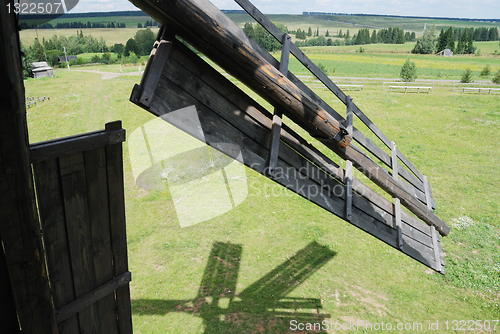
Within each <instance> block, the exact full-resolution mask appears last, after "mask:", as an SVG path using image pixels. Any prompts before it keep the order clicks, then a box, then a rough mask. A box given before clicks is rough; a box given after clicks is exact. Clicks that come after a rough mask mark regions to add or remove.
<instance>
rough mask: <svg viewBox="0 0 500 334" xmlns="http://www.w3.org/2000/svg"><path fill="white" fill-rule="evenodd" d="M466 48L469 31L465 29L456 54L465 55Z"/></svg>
mask: <svg viewBox="0 0 500 334" xmlns="http://www.w3.org/2000/svg"><path fill="white" fill-rule="evenodd" d="M466 46H467V29H464V31H463V32H462V35H461V36H460V39H459V40H458V44H457V48H456V50H455V52H456V53H458V54H464V53H465V47H466Z"/></svg>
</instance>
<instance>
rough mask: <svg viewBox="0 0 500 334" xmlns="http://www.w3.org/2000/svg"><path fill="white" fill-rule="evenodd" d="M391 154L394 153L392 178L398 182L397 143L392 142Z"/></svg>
mask: <svg viewBox="0 0 500 334" xmlns="http://www.w3.org/2000/svg"><path fill="white" fill-rule="evenodd" d="M391 153H392V178H393V179H394V180H395V181H398V179H399V176H398V156H397V151H396V143H395V142H393V141H391Z"/></svg>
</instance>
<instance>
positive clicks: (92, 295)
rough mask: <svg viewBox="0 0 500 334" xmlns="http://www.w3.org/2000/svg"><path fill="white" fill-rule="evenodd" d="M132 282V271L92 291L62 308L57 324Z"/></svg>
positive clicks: (57, 313)
mask: <svg viewBox="0 0 500 334" xmlns="http://www.w3.org/2000/svg"><path fill="white" fill-rule="evenodd" d="M131 280H132V276H131V273H130V271H127V272H125V273H124V274H121V275H119V276H117V277H115V278H113V279H112V280H111V281H109V282H107V283H105V284H103V285H101V286H99V287H98V288H96V289H94V290H92V291H91V292H89V293H86V294H85V295H83V296H81V297H80V298H77V299H76V300H74V301H72V302H71V303H69V304H67V305H65V306H63V307H61V308H60V309H59V310H57V311H56V319H57V322H58V323H59V322H62V321H64V320H66V319H68V318H69V317H70V316H72V315H74V314H76V313H78V312H80V311H81V310H83V309H85V308H86V307H88V306H90V305H92V304H94V303H95V302H97V301H99V300H101V299H102V298H104V297H106V296H107V295H109V294H110V293H112V292H113V291H115V290H116V289H118V288H119V287H121V286H124V285H125V284H128V283H129V282H130V281H131Z"/></svg>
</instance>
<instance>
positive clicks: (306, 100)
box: [132, 0, 449, 235]
mask: <svg viewBox="0 0 500 334" xmlns="http://www.w3.org/2000/svg"><path fill="white" fill-rule="evenodd" d="M132 2H133V3H134V4H135V5H137V6H138V7H139V8H141V9H142V10H143V11H145V12H146V13H148V14H149V15H150V16H152V17H153V18H155V19H156V20H157V21H159V22H160V23H162V24H170V25H174V26H175V27H176V32H177V33H178V35H179V36H180V37H182V38H183V39H184V40H186V41H188V42H189V43H191V44H192V45H193V46H195V47H196V48H198V49H199V50H200V51H202V52H203V53H204V54H205V55H207V56H208V57H209V58H211V59H212V60H213V61H215V62H216V63H218V64H219V65H220V66H221V67H223V68H224V69H225V70H226V71H228V72H229V73H231V74H232V75H233V76H235V77H236V78H238V79H239V80H241V81H242V82H243V83H245V84H246V85H247V86H248V87H250V88H252V89H253V90H254V91H255V92H257V93H258V94H259V95H260V96H262V97H263V98H265V99H266V100H268V101H269V102H270V103H271V104H273V105H280V106H281V107H283V113H284V114H285V115H287V116H288V117H289V118H290V119H292V120H293V121H294V122H295V123H297V124H299V125H300V126H301V127H302V128H303V129H305V130H306V131H308V132H309V133H310V134H311V135H312V136H313V137H315V138H316V139H318V140H320V141H321V142H322V143H323V144H325V145H326V146H327V147H329V148H330V149H332V150H333V151H335V152H336V153H337V154H339V155H340V156H341V157H342V158H343V159H346V160H351V161H352V162H353V166H354V167H356V168H357V169H358V170H360V171H361V172H363V173H364V174H365V175H366V176H367V177H369V178H371V179H372V181H373V182H374V183H376V184H377V185H378V186H379V187H381V188H382V189H384V190H385V191H386V192H387V193H389V194H390V195H391V196H392V197H398V198H400V199H401V203H402V204H403V205H404V206H406V207H407V208H408V209H409V210H410V211H412V212H413V213H414V214H415V215H416V216H417V217H419V218H420V219H422V220H423V221H425V222H426V223H427V224H429V225H433V226H435V227H436V229H437V230H438V231H439V232H440V233H441V234H442V235H447V234H448V233H449V226H447V225H446V224H445V223H444V222H443V221H442V220H441V219H440V218H439V217H437V216H436V215H435V214H434V213H433V212H432V211H429V210H428V209H427V206H426V204H424V203H426V198H425V194H424V193H423V184H421V186H420V188H421V189H416V188H415V187H414V186H413V185H412V184H410V183H407V182H399V181H395V180H393V179H392V177H391V175H390V174H389V173H388V172H387V171H385V170H384V169H382V168H380V167H379V166H378V164H377V163H375V162H374V161H373V160H372V159H371V158H370V157H369V156H368V155H366V154H365V153H363V152H362V151H360V150H359V149H358V148H357V147H355V146H353V145H350V144H349V143H350V137H349V136H345V134H347V131H346V129H345V127H344V125H343V124H342V123H341V122H340V121H338V120H337V119H336V118H335V117H333V116H332V115H331V114H330V113H329V112H328V111H327V109H326V108H325V107H324V105H323V104H322V103H320V102H319V101H318V100H317V99H316V97H315V96H312V95H309V94H307V93H306V92H305V91H304V90H301V88H300V87H299V86H298V85H296V82H295V81H293V80H291V79H289V78H288V77H285V76H284V75H283V74H282V73H280V72H279V71H278V69H277V68H276V67H275V66H273V65H272V64H273V63H272V62H269V61H268V60H267V58H266V57H265V56H264V55H263V53H262V52H257V51H256V49H258V47H257V46H255V44H256V43H255V42H252V40H251V39H249V38H248V36H246V35H245V33H244V32H243V31H242V30H241V29H240V28H239V27H238V26H236V25H235V23H234V22H232V21H231V20H230V19H229V18H227V17H226V16H225V15H224V14H223V13H222V12H220V10H218V9H217V8H216V7H215V6H213V5H212V4H211V3H210V2H209V1H207V0H199V1H196V2H194V1H190V0H166V1H162V2H155V1H151V0H132ZM261 21H262V20H261ZM277 38H278V39H279V40H282V38H283V34H282V33H281V35H280V36H279V37H277ZM291 52H292V54H294V55H295V57H296V58H298V59H299V60H301V59H300V58H301V57H302V55H303V53H302V52H301V51H300V50H299V49H298V48H297V47H296V46H295V45H294V44H293V43H292V44H291ZM303 57H305V55H303ZM306 65H307V66H308V68H309V69H311V70H312V71H313V73H314V74H315V75H317V76H318V78H319V79H320V80H322V81H323V83H325V84H328V82H330V83H331V81H329V79H328V78H326V75H325V74H323V73H322V72H321V71H319V70H316V69H317V67H316V66H315V65H314V64H312V65H311V64H309V63H306ZM316 72H317V73H316ZM325 78H326V79H325ZM329 88H331V89H332V91H334V92H335V93H336V94H337V96H338V97H339V98H340V99H341V100H342V101H343V102H344V103H346V97H347V96H346V95H345V94H344V93H343V92H342V91H341V90H340V89H338V88H336V86H335V85H334V84H333V83H331V87H329ZM335 88H336V89H335ZM143 104H144V103H143ZM353 113H354V114H355V115H356V116H357V117H358V118H359V119H360V120H362V121H363V122H364V123H365V124H366V125H367V126H368V127H369V128H370V129H371V130H372V131H373V132H374V133H375V134H376V135H377V136H378V137H379V138H380V139H381V140H382V141H383V142H384V144H386V145H390V141H389V140H388V139H387V138H386V137H385V136H384V134H383V133H382V132H381V131H380V130H379V129H378V128H377V127H376V126H375V125H374V124H373V123H372V122H371V121H370V120H369V119H368V118H367V117H366V115H364V114H363V113H362V112H361V111H360V110H359V108H357V107H356V105H355V104H353ZM338 140H340V142H338ZM339 144H340V145H339ZM398 157H399V156H398ZM399 159H401V161H402V162H403V163H405V164H406V165H407V167H408V168H410V169H411V168H412V167H413V166H412V165H411V164H410V163H409V161H407V159H406V158H404V157H403V156H401V157H399ZM389 160H390V158H389ZM375 168H376V169H375ZM408 174H409V172H408ZM402 175H403V173H402ZM414 178H415V179H416V177H415V176H414ZM419 182H420V183H422V181H421V180H420V181H419Z"/></svg>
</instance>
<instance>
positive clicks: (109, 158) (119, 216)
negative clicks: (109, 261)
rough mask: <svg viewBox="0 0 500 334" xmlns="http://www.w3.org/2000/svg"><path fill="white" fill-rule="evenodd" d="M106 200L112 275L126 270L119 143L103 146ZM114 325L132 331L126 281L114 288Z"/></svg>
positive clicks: (125, 238) (125, 330)
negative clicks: (106, 180)
mask: <svg viewBox="0 0 500 334" xmlns="http://www.w3.org/2000/svg"><path fill="white" fill-rule="evenodd" d="M106 162H107V177H108V183H107V186H108V203H109V219H110V233H111V247H112V250H113V264H114V272H113V274H114V276H115V277H116V276H118V275H121V274H122V273H124V272H126V271H128V256H127V228H126V223H125V194H124V190H123V153H122V144H121V143H120V144H113V145H110V146H107V147H106ZM116 304H117V315H118V329H119V333H120V334H129V333H132V311H131V305H130V288H129V285H128V284H125V285H123V286H122V287H120V288H118V289H117V290H116Z"/></svg>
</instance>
